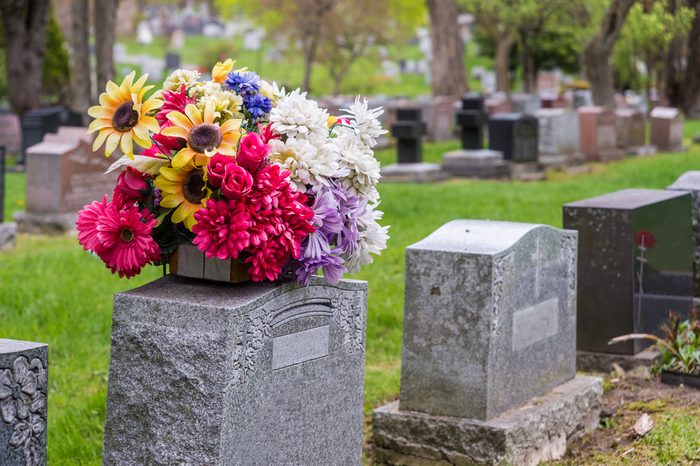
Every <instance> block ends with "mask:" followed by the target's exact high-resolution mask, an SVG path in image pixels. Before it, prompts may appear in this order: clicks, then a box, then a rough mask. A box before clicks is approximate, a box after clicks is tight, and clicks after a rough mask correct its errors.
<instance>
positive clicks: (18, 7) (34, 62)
mask: <svg viewBox="0 0 700 466" xmlns="http://www.w3.org/2000/svg"><path fill="white" fill-rule="evenodd" d="M48 13H49V0H2V1H0V17H2V25H3V28H4V31H5V52H6V60H7V82H8V85H9V88H10V89H11V92H10V95H9V97H10V104H11V105H12V110H13V111H14V112H15V113H16V114H17V115H19V116H20V117H21V116H22V115H23V114H24V112H26V111H27V110H31V109H33V108H36V107H38V106H39V103H40V101H39V99H40V96H41V89H42V74H43V69H44V53H45V51H46V23H47V22H48V18H49V15H48Z"/></svg>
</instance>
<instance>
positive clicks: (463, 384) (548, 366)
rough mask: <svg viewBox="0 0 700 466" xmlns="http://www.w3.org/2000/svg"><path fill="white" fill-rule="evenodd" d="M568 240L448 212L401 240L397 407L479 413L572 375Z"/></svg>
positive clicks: (539, 228)
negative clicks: (424, 231) (429, 230)
mask: <svg viewBox="0 0 700 466" xmlns="http://www.w3.org/2000/svg"><path fill="white" fill-rule="evenodd" d="M576 241H577V235H576V232H572V231H567V230H558V229H556V228H551V227H548V226H544V225H531V224H523V223H511V222H491V221H478V220H455V221H452V222H450V223H447V224H446V225H444V226H442V227H441V228H440V229H438V230H437V231H435V232H434V233H433V234H431V235H430V236H428V237H427V238H425V239H424V240H422V241H420V242H418V243H416V244H414V245H412V246H410V247H408V248H407V250H406V288H405V290H406V291H405V293H406V296H405V311H404V312H405V316H404V338H403V361H402V372H401V395H400V408H401V410H402V411H417V412H422V413H429V414H433V415H439V416H454V417H462V418H470V419H478V420H488V419H491V418H493V417H495V416H498V415H499V414H501V413H503V412H504V411H506V410H508V409H510V408H513V407H516V406H519V405H520V404H522V403H525V402H526V401H527V400H528V399H530V398H532V397H533V396H537V395H540V394H543V393H545V392H547V391H548V390H550V389H552V388H553V387H555V386H557V385H559V384H561V383H563V382H566V381H567V380H569V379H571V378H573V377H574V375H575V342H574V340H575V335H576V334H575V326H576Z"/></svg>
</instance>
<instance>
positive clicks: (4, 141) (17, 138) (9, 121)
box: [0, 109, 22, 154]
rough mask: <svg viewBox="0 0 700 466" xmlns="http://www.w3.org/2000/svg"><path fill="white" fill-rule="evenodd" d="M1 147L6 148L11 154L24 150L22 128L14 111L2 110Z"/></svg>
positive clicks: (0, 115)
mask: <svg viewBox="0 0 700 466" xmlns="http://www.w3.org/2000/svg"><path fill="white" fill-rule="evenodd" d="M0 146H5V149H6V150H7V152H9V153H11V154H16V153H18V152H20V151H21V150H22V127H21V125H20V120H19V117H18V116H17V114H16V113H15V112H13V111H12V110H6V109H0Z"/></svg>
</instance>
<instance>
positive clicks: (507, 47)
mask: <svg viewBox="0 0 700 466" xmlns="http://www.w3.org/2000/svg"><path fill="white" fill-rule="evenodd" d="M513 45H515V39H514V38H513V36H512V35H511V34H506V35H502V36H500V37H499V38H498V40H497V41H496V57H495V59H494V67H495V68H496V90H497V91H500V92H505V93H507V94H510V51H511V50H512V49H513Z"/></svg>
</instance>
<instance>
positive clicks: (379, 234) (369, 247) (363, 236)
mask: <svg viewBox="0 0 700 466" xmlns="http://www.w3.org/2000/svg"><path fill="white" fill-rule="evenodd" d="M376 206H377V205H376V204H375V205H369V206H367V210H365V212H364V215H361V216H359V217H357V232H358V241H357V243H356V245H355V248H354V249H353V250H352V252H351V253H350V254H348V255H347V257H345V266H346V267H347V269H348V272H350V273H356V272H359V271H360V268H361V267H362V266H363V265H367V264H371V263H372V262H373V261H374V258H373V257H372V255H373V254H374V255H380V254H381V252H382V251H383V250H384V249H386V243H387V241H388V240H389V227H388V226H381V225H380V224H379V223H378V221H379V220H381V218H382V216H383V215H384V213H383V212H382V211H380V210H375V208H376Z"/></svg>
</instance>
